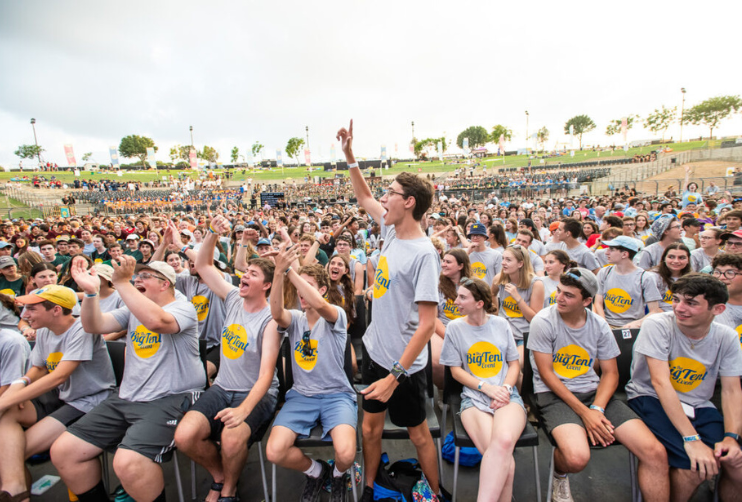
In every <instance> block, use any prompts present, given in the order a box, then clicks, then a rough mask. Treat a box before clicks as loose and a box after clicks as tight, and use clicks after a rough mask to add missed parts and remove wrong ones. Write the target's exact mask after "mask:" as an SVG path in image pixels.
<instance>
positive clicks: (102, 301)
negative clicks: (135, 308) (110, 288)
mask: <svg viewBox="0 0 742 502" xmlns="http://www.w3.org/2000/svg"><path fill="white" fill-rule="evenodd" d="M98 305H99V306H100V311H101V313H103V314H105V313H106V312H112V311H114V310H116V309H119V308H121V307H123V306H124V300H122V299H121V295H119V292H118V291H114V292H113V293H111V294H110V295H108V297H107V298H99V299H98ZM79 306H80V303H79V302H78V304H77V307H78V308H79ZM73 315H74V312H73ZM78 315H80V314H79V312H78Z"/></svg>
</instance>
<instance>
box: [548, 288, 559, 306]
mask: <svg viewBox="0 0 742 502" xmlns="http://www.w3.org/2000/svg"><path fill="white" fill-rule="evenodd" d="M556 294H557V292H556V290H554V292H553V293H552V294H550V295H549V306H551V305H555V304H556Z"/></svg>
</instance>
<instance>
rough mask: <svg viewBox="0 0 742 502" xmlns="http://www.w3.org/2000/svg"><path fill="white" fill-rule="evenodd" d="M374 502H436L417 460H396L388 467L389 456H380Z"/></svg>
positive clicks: (383, 454) (375, 481)
mask: <svg viewBox="0 0 742 502" xmlns="http://www.w3.org/2000/svg"><path fill="white" fill-rule="evenodd" d="M374 500H375V501H379V502H436V501H437V499H436V497H435V495H434V494H433V490H432V489H431V488H430V485H429V484H428V481H427V480H426V479H425V476H424V475H423V471H422V469H421V468H420V463H419V462H418V461H417V459H414V458H408V459H405V460H398V461H396V462H394V463H393V464H391V465H389V456H388V455H387V454H386V453H382V454H381V462H380V463H379V470H378V472H377V473H376V479H375V480H374Z"/></svg>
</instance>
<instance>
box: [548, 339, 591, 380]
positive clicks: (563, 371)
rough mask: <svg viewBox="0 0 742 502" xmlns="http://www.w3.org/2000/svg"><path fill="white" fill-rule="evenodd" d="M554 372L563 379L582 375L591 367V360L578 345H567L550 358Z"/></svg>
mask: <svg viewBox="0 0 742 502" xmlns="http://www.w3.org/2000/svg"><path fill="white" fill-rule="evenodd" d="M551 365H552V367H553V368H554V372H555V373H556V374H557V375H559V376H561V377H564V378H575V377H578V376H580V375H584V374H585V373H587V372H588V371H590V368H591V367H592V365H593V359H592V358H591V357H590V354H588V353H587V351H586V350H585V349H583V348H582V347H580V346H578V345H574V344H572V345H567V346H566V347H562V348H561V349H559V350H558V351H557V353H556V354H554V355H553V356H552V363H551Z"/></svg>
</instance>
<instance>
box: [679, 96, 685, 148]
mask: <svg viewBox="0 0 742 502" xmlns="http://www.w3.org/2000/svg"><path fill="white" fill-rule="evenodd" d="M680 92H682V93H683V104H682V105H680V142H681V143H682V142H683V116H684V115H685V87H681V88H680Z"/></svg>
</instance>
